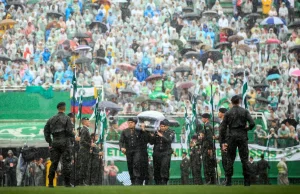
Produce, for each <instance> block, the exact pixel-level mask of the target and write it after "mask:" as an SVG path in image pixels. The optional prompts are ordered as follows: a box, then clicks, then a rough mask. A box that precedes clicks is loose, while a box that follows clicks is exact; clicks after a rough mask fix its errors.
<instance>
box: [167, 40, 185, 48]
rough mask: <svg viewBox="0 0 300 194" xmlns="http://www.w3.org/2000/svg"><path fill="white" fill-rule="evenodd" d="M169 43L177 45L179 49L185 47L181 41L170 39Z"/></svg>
mask: <svg viewBox="0 0 300 194" xmlns="http://www.w3.org/2000/svg"><path fill="white" fill-rule="evenodd" d="M169 42H170V43H171V44H173V45H177V46H178V47H182V46H183V42H182V41H181V40H179V39H170V40H169Z"/></svg>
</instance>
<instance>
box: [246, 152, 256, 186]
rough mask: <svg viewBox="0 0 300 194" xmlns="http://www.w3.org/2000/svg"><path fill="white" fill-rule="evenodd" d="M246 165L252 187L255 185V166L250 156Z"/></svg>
mask: <svg viewBox="0 0 300 194" xmlns="http://www.w3.org/2000/svg"><path fill="white" fill-rule="evenodd" d="M248 165H249V174H250V184H251V185H254V184H256V175H257V165H256V163H255V162H254V161H253V157H252V156H250V159H249V163H248Z"/></svg>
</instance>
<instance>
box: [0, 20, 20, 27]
mask: <svg viewBox="0 0 300 194" xmlns="http://www.w3.org/2000/svg"><path fill="white" fill-rule="evenodd" d="M16 23H18V22H16V21H15V20H12V19H5V20H2V21H1V22H0V26H4V25H13V24H16Z"/></svg>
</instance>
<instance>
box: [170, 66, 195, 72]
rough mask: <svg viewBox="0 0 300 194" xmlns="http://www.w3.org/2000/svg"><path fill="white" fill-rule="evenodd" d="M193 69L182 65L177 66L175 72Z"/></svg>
mask: <svg viewBox="0 0 300 194" xmlns="http://www.w3.org/2000/svg"><path fill="white" fill-rule="evenodd" d="M191 71H192V70H191V68H190V67H187V66H182V67H177V68H176V69H175V71H174V72H175V73H176V72H191Z"/></svg>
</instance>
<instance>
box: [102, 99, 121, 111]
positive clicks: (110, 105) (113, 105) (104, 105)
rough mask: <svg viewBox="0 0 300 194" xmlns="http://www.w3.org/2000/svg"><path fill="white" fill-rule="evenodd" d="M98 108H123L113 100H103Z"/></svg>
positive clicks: (117, 109) (118, 109)
mask: <svg viewBox="0 0 300 194" xmlns="http://www.w3.org/2000/svg"><path fill="white" fill-rule="evenodd" d="M98 109H100V110H103V109H109V110H116V111H121V110H123V108H122V107H120V106H119V105H117V104H116V103H113V102H111V101H102V102H100V103H99V105H98Z"/></svg>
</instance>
